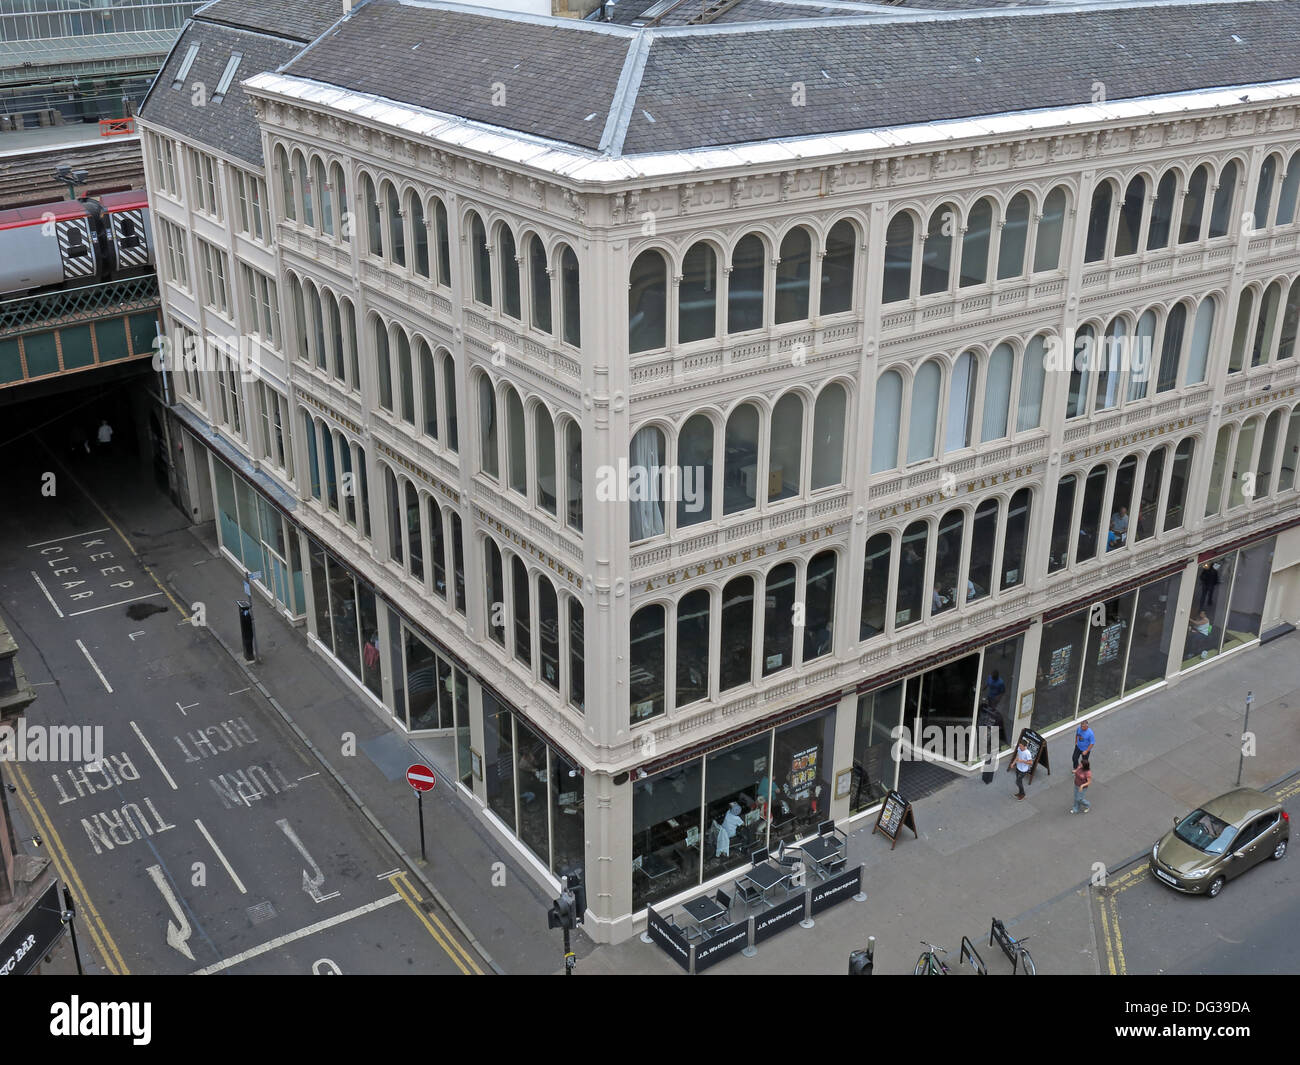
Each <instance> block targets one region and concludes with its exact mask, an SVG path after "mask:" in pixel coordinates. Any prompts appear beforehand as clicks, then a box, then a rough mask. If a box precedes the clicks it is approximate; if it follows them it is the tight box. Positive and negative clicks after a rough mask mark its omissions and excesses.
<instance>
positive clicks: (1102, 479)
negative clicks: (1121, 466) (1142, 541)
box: [1075, 462, 1110, 562]
mask: <svg viewBox="0 0 1300 1065" xmlns="http://www.w3.org/2000/svg"><path fill="white" fill-rule="evenodd" d="M1109 477H1110V467H1108V466H1107V465H1106V464H1105V463H1104V462H1099V463H1097V465H1095V466H1094V467H1093V468H1092V469H1091V470H1089V471H1088V477H1087V480H1085V481H1084V482H1083V508H1082V510H1081V511H1080V514H1079V547H1078V551H1077V553H1076V554H1075V560H1076V561H1078V562H1083V561H1085V560H1087V559H1090V558H1095V557H1096V556H1097V545H1098V542H1099V540H1100V538H1101V536H1102V534H1103V529H1102V512H1101V508H1102V505H1103V502H1104V501H1105V498H1106V481H1107V480H1108V479H1109Z"/></svg>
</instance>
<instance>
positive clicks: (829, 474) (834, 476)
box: [812, 384, 848, 492]
mask: <svg viewBox="0 0 1300 1065" xmlns="http://www.w3.org/2000/svg"><path fill="white" fill-rule="evenodd" d="M847 404H848V397H847V395H846V393H845V391H844V386H843V385H841V384H829V385H827V386H826V387H825V388H823V389H822V390H821V393H820V394H819V395H818V396H817V404H816V406H815V407H814V408H813V451H812V490H813V491H814V492H815V491H817V490H818V489H819V488H829V487H830V486H831V485H837V484H842V483H843V482H844V472H843V471H844V421H845V408H846V406H847Z"/></svg>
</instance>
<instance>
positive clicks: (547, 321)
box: [528, 234, 552, 333]
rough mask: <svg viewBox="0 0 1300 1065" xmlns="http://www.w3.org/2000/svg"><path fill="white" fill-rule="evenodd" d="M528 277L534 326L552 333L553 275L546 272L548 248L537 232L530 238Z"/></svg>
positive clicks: (544, 331)
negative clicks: (544, 245)
mask: <svg viewBox="0 0 1300 1065" xmlns="http://www.w3.org/2000/svg"><path fill="white" fill-rule="evenodd" d="M528 277H529V282H530V285H529V296H530V299H531V301H532V322H533V328H534V329H540V330H541V331H542V332H543V333H550V332H551V331H552V330H551V277H550V275H549V274H548V273H547V272H546V248H545V247H543V246H542V239H541V237H539V236H537V235H536V234H533V235H532V236H531V237H529V238H528Z"/></svg>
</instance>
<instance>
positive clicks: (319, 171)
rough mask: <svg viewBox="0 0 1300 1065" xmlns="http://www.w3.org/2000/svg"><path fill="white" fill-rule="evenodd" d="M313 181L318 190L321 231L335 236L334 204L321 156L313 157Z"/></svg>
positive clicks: (317, 198) (317, 199)
mask: <svg viewBox="0 0 1300 1065" xmlns="http://www.w3.org/2000/svg"><path fill="white" fill-rule="evenodd" d="M311 180H312V185H313V186H314V187H315V189H316V202H317V203H318V204H319V205H320V225H321V231H322V232H323V233H325V234H326V235H327V236H331V237H332V236H334V203H333V197H331V196H330V190H329V185H328V183H327V182H326V181H325V164H324V163H323V162H321V159H320V156H313V157H312V162H311Z"/></svg>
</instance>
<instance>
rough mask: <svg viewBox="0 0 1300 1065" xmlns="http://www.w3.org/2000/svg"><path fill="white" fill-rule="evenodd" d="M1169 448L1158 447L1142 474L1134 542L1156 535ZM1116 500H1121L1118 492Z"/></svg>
mask: <svg viewBox="0 0 1300 1065" xmlns="http://www.w3.org/2000/svg"><path fill="white" fill-rule="evenodd" d="M1168 450H1169V449H1168V448H1165V447H1158V448H1156V449H1155V450H1154V451H1152V452H1151V454H1149V455H1148V456H1147V465H1146V470H1145V471H1144V472H1143V474H1142V495H1141V497H1140V498H1139V499H1138V514H1137V530H1136V532H1135V533H1134V534H1133V540H1134V542H1135V543H1136V542H1138V541H1140V540H1146V539H1149V538H1150V537H1152V536H1154V535H1155V532H1156V512H1157V511H1158V510H1159V509H1160V486H1161V484H1163V483H1164V479H1165V454H1166V453H1167V452H1168ZM1115 498H1116V499H1118V498H1119V491H1118V489H1117V490H1116V493H1115Z"/></svg>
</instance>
